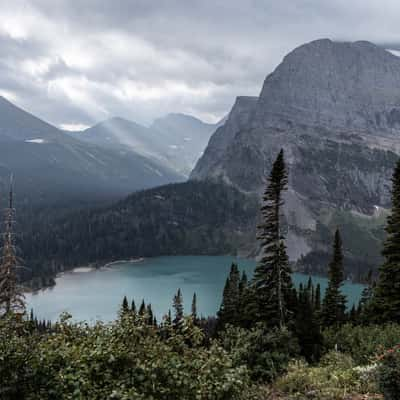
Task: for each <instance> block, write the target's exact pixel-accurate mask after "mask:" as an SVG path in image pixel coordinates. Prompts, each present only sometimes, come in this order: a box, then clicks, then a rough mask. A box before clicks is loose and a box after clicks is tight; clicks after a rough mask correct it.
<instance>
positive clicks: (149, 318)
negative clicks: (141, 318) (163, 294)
mask: <svg viewBox="0 0 400 400" xmlns="http://www.w3.org/2000/svg"><path fill="white" fill-rule="evenodd" d="M146 315H147V324H148V325H153V320H154V315H153V309H152V308H151V304H148V305H147V308H146Z"/></svg>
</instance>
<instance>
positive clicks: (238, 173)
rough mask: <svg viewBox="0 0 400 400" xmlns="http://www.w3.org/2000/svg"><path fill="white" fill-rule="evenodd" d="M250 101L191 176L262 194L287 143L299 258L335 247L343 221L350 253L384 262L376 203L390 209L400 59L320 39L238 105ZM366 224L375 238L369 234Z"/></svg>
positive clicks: (292, 237) (293, 239)
mask: <svg viewBox="0 0 400 400" xmlns="http://www.w3.org/2000/svg"><path fill="white" fill-rule="evenodd" d="M240 99H241V98H238V100H237V102H236V104H235V106H234V107H233V109H232V111H231V113H230V115H229V118H228V121H227V122H226V123H225V125H224V126H223V127H221V128H219V129H218V130H217V131H216V132H215V134H214V136H213V137H212V138H211V140H210V142H209V146H208V148H207V149H206V151H205V153H204V155H203V157H202V158H201V159H200V160H199V162H198V164H197V165H196V168H195V169H194V171H193V172H192V175H191V178H192V179H198V180H203V179H211V180H222V181H225V182H227V183H229V184H231V185H234V186H235V187H237V188H239V189H240V190H242V191H245V192H249V193H257V194H258V195H260V194H261V193H262V191H263V189H264V187H265V178H266V176H267V175H268V173H269V170H270V167H271V164H272V162H273V160H274V158H275V157H276V154H277V153H278V151H279V150H280V148H283V149H284V150H285V155H286V161H287V163H288V168H289V174H290V178H289V190H288V193H287V199H286V208H285V214H286V219H287V222H288V234H287V236H288V248H289V254H290V258H291V259H292V260H299V259H301V258H302V256H306V255H307V254H310V253H313V252H314V253H315V252H326V251H328V250H329V246H330V243H329V231H331V230H332V229H333V228H334V227H335V225H337V224H338V223H339V222H340V221H341V225H343V230H344V232H343V233H344V239H345V244H346V240H347V242H348V245H347V250H348V255H349V256H351V258H353V259H354V260H359V262H360V263H363V262H364V261H366V262H368V263H371V264H372V263H377V262H379V261H378V254H379V250H380V249H379V243H380V239H381V237H382V229H381V228H382V225H383V223H384V219H382V218H377V217H376V210H377V209H381V208H383V209H387V208H389V207H390V187H391V184H390V177H391V174H392V169H393V166H394V164H395V162H396V160H397V157H398V156H397V154H399V153H400V147H399V142H400V141H399V140H398V137H399V135H400V58H398V57H396V56H394V55H393V54H391V53H389V52H387V51H386V50H384V49H382V48H379V47H377V46H375V45H373V44H371V43H368V42H355V43H335V42H332V41H330V40H327V39H323V40H317V41H314V42H311V43H309V44H305V45H303V46H300V47H299V48H297V49H295V50H294V51H293V52H291V53H290V54H288V55H287V56H286V57H285V58H284V60H283V61H282V63H281V64H280V65H279V66H278V67H277V68H276V70H275V71H274V72H273V73H271V74H270V75H269V76H267V78H266V80H265V82H264V86H263V88H262V91H261V93H260V96H259V98H258V99H257V98H252V100H251V101H249V102H246V107H237V105H238V104H239V105H240V103H241V101H240ZM244 110H245V111H244ZM237 121H240V122H239V123H237ZM355 215H356V216H355ZM349 221H350V222H349ZM365 221H368V223H366V222H365ZM365 226H367V227H366V228H365V231H366V232H367V236H368V238H365V235H360V234H359V232H361V231H362V228H363V227H365ZM355 235H356V236H357V235H358V237H357V238H355V237H354V236H355ZM366 243H369V244H368V245H371V243H373V244H374V246H375V249H371V248H366ZM364 250H365V251H364ZM303 260H304V259H303Z"/></svg>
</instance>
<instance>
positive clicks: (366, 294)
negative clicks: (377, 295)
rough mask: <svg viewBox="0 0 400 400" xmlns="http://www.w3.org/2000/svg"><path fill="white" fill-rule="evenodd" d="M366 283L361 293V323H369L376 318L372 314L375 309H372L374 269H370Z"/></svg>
mask: <svg viewBox="0 0 400 400" xmlns="http://www.w3.org/2000/svg"><path fill="white" fill-rule="evenodd" d="M365 283H366V286H365V288H364V289H363V291H362V293H361V298H360V301H359V303H358V309H357V314H358V317H359V320H360V321H359V322H360V323H363V324H368V323H370V322H371V321H372V320H373V319H374V316H373V314H372V312H373V310H372V309H371V302H372V299H373V294H374V285H375V282H374V278H373V272H372V270H369V271H368V275H367V278H366V280H365Z"/></svg>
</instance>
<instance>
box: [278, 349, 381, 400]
mask: <svg viewBox="0 0 400 400" xmlns="http://www.w3.org/2000/svg"><path fill="white" fill-rule="evenodd" d="M374 371H375V367H372V368H369V369H368V370H367V369H364V370H363V369H360V368H357V367H354V362H353V360H352V358H351V357H350V356H347V355H345V354H342V353H339V352H332V353H329V354H327V355H326V356H325V357H324V358H323V359H322V360H321V363H320V365H318V366H309V365H307V364H306V363H304V362H302V361H295V362H293V363H292V364H290V367H289V371H288V373H287V374H286V375H285V376H283V377H281V378H279V379H278V380H277V382H276V385H275V387H276V388H278V389H279V390H281V391H282V392H283V393H285V395H287V396H288V397H285V398H287V399H288V400H292V399H293V400H303V399H304V400H305V399H309V398H313V399H316V400H343V399H344V398H347V397H346V396H349V398H350V395H351V394H362V393H371V392H374V391H376V383H375V372H374Z"/></svg>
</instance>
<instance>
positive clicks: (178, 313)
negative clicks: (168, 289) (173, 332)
mask: <svg viewBox="0 0 400 400" xmlns="http://www.w3.org/2000/svg"><path fill="white" fill-rule="evenodd" d="M173 308H174V312H175V316H174V320H173V324H174V325H175V326H178V325H179V324H180V323H181V322H182V320H183V297H182V292H181V289H178V291H177V293H176V295H175V296H174V301H173Z"/></svg>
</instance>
